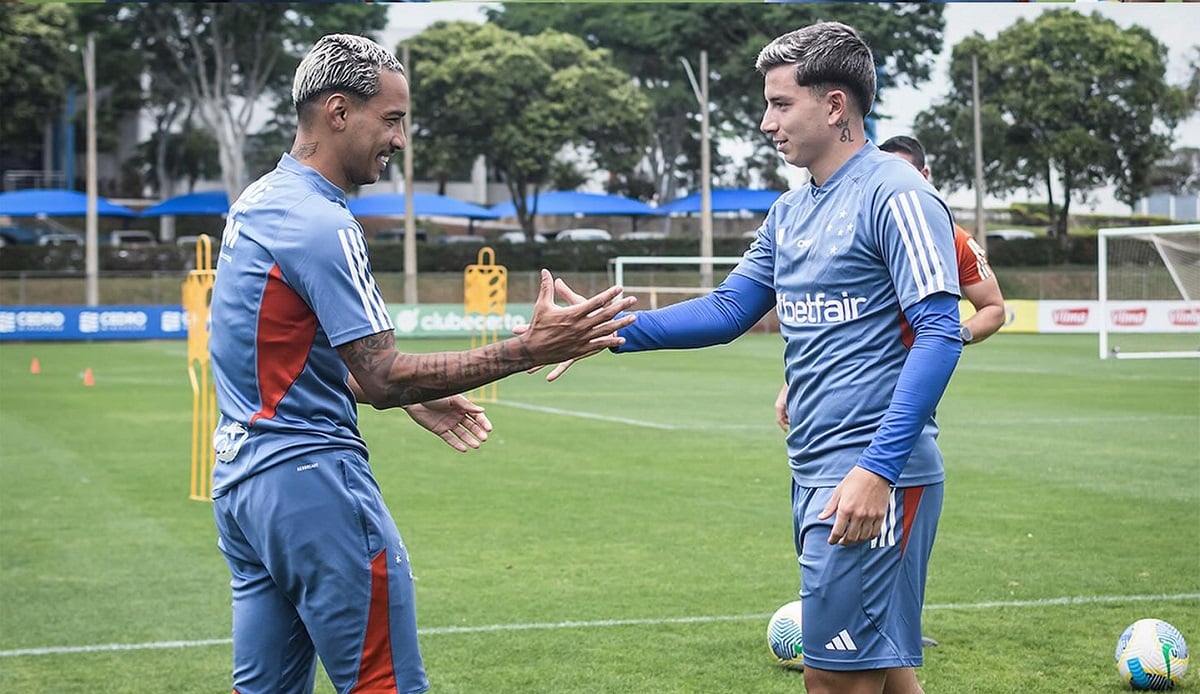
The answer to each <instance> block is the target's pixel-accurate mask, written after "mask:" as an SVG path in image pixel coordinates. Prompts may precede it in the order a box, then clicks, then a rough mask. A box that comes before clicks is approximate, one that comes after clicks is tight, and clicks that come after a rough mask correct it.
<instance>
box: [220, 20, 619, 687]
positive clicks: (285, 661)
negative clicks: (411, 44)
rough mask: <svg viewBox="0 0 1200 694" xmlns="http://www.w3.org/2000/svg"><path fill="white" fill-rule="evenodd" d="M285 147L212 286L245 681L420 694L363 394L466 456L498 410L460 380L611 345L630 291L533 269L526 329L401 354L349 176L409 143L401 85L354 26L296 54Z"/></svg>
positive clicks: (364, 173) (392, 67)
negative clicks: (573, 296)
mask: <svg viewBox="0 0 1200 694" xmlns="http://www.w3.org/2000/svg"><path fill="white" fill-rule="evenodd" d="M292 96H293V100H294V102H295V107H296V112H297V116H298V127H297V130H296V138H295V142H294V144H293V146H292V150H291V152H290V153H288V154H284V155H283V157H282V158H281V159H280V161H279V165H278V166H277V167H276V168H275V170H273V171H271V172H269V173H268V174H266V175H265V176H263V177H262V178H260V179H259V180H258V181H256V182H255V183H253V184H252V185H250V186H249V187H248V188H247V189H246V190H245V191H244V192H243V193H242V194H241V196H240V197H239V198H238V199H237V201H236V202H235V203H234V204H233V205H232V207H231V209H230V212H229V218H228V221H227V223H226V226H225V230H224V232H223V234H222V239H221V250H220V256H219V263H218V265H217V277H216V282H215V285H214V288H213V295H212V337H211V343H210V350H211V353H212V367H213V375H214V380H215V383H216V391H217V404H218V407H219V409H220V413H221V416H220V420H219V422H218V425H217V431H216V432H215V434H214V448H215V451H216V459H217V464H216V466H215V470H214V472H213V512H214V515H215V518H216V526H217V531H218V538H219V539H218V546H219V547H220V550H221V552H222V554H223V555H224V557H225V560H226V563H227V564H228V565H229V570H230V573H231V575H232V581H231V587H232V590H233V689H234V692H235V693H236V694H279V693H280V692H311V691H312V689H313V685H314V678H315V674H316V663H317V659H318V657H319V658H320V660H321V662H322V663H323V664H324V666H325V670H326V672H327V673H328V675H329V679H330V681H331V682H332V683H333V685H334V687H335V689H336V690H337V691H338V692H351V691H354V692H372V693H375V694H378V693H383V692H395V693H404V694H409V693H412V692H423V691H425V690H426V689H427V688H428V687H429V683H428V680H427V678H426V675H425V669H424V666H423V664H422V659H421V653H420V650H419V648H418V646H417V625H416V614H415V606H414V590H413V583H412V573H411V568H410V566H409V557H408V552H407V550H406V549H405V546H404V543H403V541H402V540H401V537H400V533H399V531H398V530H397V528H396V523H395V521H394V520H393V519H392V516H391V513H390V512H389V510H388V508H387V506H386V505H385V504H384V501H383V497H382V495H381V493H380V489H379V484H378V483H377V482H376V480H375V476H374V472H373V470H372V467H371V465H370V464H369V463H368V459H367V447H366V444H365V442H364V441H363V438H362V436H361V434H360V433H359V429H358V411H357V405H356V403H364V404H369V405H371V406H373V407H375V408H377V409H386V408H393V407H402V408H404V409H405V411H406V412H407V414H408V415H409V417H411V418H412V419H413V421H415V422H416V423H417V424H419V425H420V426H422V427H424V428H426V429H428V430H429V431H431V432H433V433H434V434H435V435H437V436H439V437H440V438H442V440H444V441H445V442H446V443H447V444H448V445H450V446H451V447H452V448H454V449H455V450H458V451H462V452H466V451H468V450H470V449H473V448H478V447H479V446H480V445H481V444H482V443H483V442H484V441H486V440H487V437H488V432H489V431H491V428H492V427H491V423H490V422H489V421H488V419H487V417H486V416H485V414H484V412H483V408H482V407H479V406H478V405H475V404H474V403H472V402H470V401H469V400H467V399H466V398H465V397H463V396H462V395H461V393H462V392H464V391H467V390H470V389H472V388H476V387H478V386H481V385H483V384H485V383H490V382H492V381H495V380H498V379H500V378H503V377H505V376H508V375H510V374H513V373H517V372H520V371H525V370H528V369H530V368H532V367H535V366H537V365H538V364H545V363H547V362H555V361H560V360H562V359H564V358H566V359H570V358H575V357H582V356H586V355H588V354H591V353H594V352H595V351H597V350H599V349H604V348H607V347H614V346H617V345H619V344H620V343H621V342H622V339H621V338H619V337H616V336H615V335H613V333H614V331H615V330H617V329H618V328H621V327H623V326H625V325H628V324H629V323H630V322H631V317H630V316H623V317H619V318H617V317H615V316H616V315H617V313H618V312H620V311H622V310H623V309H627V308H630V307H631V306H632V304H631V303H630V302H629V301H628V300H626V299H619V298H618V297H619V295H620V291H621V290H620V287H610V288H609V289H608V290H606V291H604V292H601V293H600V294H598V295H596V296H595V297H593V298H592V299H589V300H587V301H584V302H582V303H580V304H578V305H575V306H569V307H560V306H557V305H556V304H555V301H554V299H555V297H554V278H553V277H552V276H551V275H550V273H549V272H548V271H546V270H543V271H542V284H541V291H540V292H539V294H538V297H537V301H536V303H535V308H534V312H533V318H532V319H531V321H530V324H531V327H530V329H529V330H528V331H526V332H525V333H523V334H522V335H520V336H518V337H514V338H511V339H508V340H503V341H500V342H496V343H493V344H489V345H484V346H482V347H478V348H475V349H471V350H468V351H462V352H442V353H429V354H407V353H402V352H400V351H399V350H397V348H396V339H395V335H394V330H393V325H392V319H391V316H390V315H389V313H388V310H387V307H386V305H385V304H384V300H383V297H382V295H381V294H380V291H379V287H378V285H377V284H376V282H375V279H374V276H373V275H372V274H371V266H370V260H369V258H368V256H367V248H366V242H365V240H364V238H363V233H362V228H361V227H360V226H359V224H358V222H357V221H355V219H354V217H353V216H352V215H351V214H350V212H349V210H348V209H347V207H346V191H347V190H349V189H350V188H351V187H353V186H360V185H368V184H371V183H375V182H376V181H377V180H378V179H379V177H380V175H381V174H382V173H383V171H384V170H385V169H386V168H387V164H388V159H389V158H390V157H391V156H392V155H393V154H395V153H396V152H397V151H399V150H401V149H403V148H404V146H405V145H406V144H407V139H406V138H407V136H406V134H405V132H404V126H403V120H404V115H405V112H406V111H407V110H408V83H407V81H406V80H405V77H404V70H403V68H402V67H401V65H400V63H399V61H397V60H396V58H395V56H393V55H392V54H391V53H389V52H388V51H386V50H385V49H383V48H382V47H380V46H379V45H378V44H376V43H375V42H373V41H371V40H369V39H366V38H363V37H361V36H351V35H345V34H334V35H329V36H325V37H323V38H321V39H320V40H319V41H317V43H316V44H315V45H314V46H313V48H312V49H311V51H310V52H309V53H308V55H307V56H305V58H304V59H303V60H302V61H301V62H300V65H299V67H298V68H297V69H296V75H295V81H294V85H293V89H292Z"/></svg>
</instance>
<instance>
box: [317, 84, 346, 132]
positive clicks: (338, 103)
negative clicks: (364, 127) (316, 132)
mask: <svg viewBox="0 0 1200 694" xmlns="http://www.w3.org/2000/svg"><path fill="white" fill-rule="evenodd" d="M322 113H323V114H324V116H325V122H326V123H327V124H328V125H329V129H330V130H332V131H334V132H341V131H343V130H345V129H346V125H347V120H348V118H349V115H350V103H349V99H347V98H346V95H345V94H342V93H341V92H334V93H332V94H330V95H329V96H328V97H326V98H325V103H324V104H322Z"/></svg>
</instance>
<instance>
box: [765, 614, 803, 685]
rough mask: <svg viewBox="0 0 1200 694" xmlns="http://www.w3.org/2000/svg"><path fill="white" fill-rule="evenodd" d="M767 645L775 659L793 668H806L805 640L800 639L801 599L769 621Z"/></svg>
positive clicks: (786, 666) (774, 615) (772, 616)
mask: <svg viewBox="0 0 1200 694" xmlns="http://www.w3.org/2000/svg"><path fill="white" fill-rule="evenodd" d="M767 646H768V647H770V649H771V654H772V655H774V656H775V660H777V661H779V664H780V665H782V666H784V667H785V668H789V669H791V670H803V669H804V642H803V641H802V640H801V639H800V601H799V600H793V601H792V602H789V603H787V604H786V605H784V606H783V607H780V608H779V609H778V610H775V614H773V615H771V621H769V622H767Z"/></svg>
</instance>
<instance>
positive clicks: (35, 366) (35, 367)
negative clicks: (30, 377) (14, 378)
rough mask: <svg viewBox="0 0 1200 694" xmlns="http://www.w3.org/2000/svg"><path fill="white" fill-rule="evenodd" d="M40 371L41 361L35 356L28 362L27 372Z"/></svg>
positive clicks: (38, 372) (34, 372) (36, 372)
mask: <svg viewBox="0 0 1200 694" xmlns="http://www.w3.org/2000/svg"><path fill="white" fill-rule="evenodd" d="M41 372H42V363H41V362H40V361H38V358H37V357H34V358H33V361H31V362H29V373H31V374H40V373H41Z"/></svg>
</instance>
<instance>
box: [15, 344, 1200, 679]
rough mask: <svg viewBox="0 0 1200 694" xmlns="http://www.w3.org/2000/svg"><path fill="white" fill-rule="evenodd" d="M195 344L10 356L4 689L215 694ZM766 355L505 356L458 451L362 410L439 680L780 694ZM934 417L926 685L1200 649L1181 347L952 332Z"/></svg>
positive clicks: (773, 356) (1190, 392) (1196, 406)
mask: <svg viewBox="0 0 1200 694" xmlns="http://www.w3.org/2000/svg"><path fill="white" fill-rule="evenodd" d="M465 346H466V345H465V344H463V343H462V342H461V341H456V342H448V341H436V342H435V341H422V342H412V343H406V344H404V345H402V349H408V350H411V351H433V350H440V349H461V348H463V347H465ZM185 354H186V353H185V345H184V344H183V343H182V342H147V343H119V344H106V343H95V344H5V345H3V346H2V347H0V490H2V491H0V494H2V495H3V496H2V497H0V498H2V499H3V501H2V503H0V533H2V538H3V544H2V545H0V594H2V595H3V601H2V603H0V604H3V608H2V609H0V691H5V692H18V691H19V692H25V693H30V692H54V693H59V692H106V693H108V692H137V693H145V692H222V691H229V688H230V678H229V670H230V644H229V632H230V615H229V600H230V596H229V587H228V578H229V577H228V573H227V571H226V568H225V565H224V562H223V560H222V559H221V557H220V554H219V553H218V551H217V549H216V546H215V543H216V534H215V530H214V528H213V521H212V515H211V506H210V504H208V503H206V502H197V501H190V500H188V467H189V457H188V456H189V443H190V430H191V415H192V413H191V400H192V396H191V389H190V385H189V381H188V376H187V369H186V363H185ZM35 357H36V358H37V359H38V361H39V364H40V367H41V373H39V374H31V373H30V368H29V367H30V362H31V360H32V359H33V358H35ZM86 368H91V369H92V371H93V374H94V376H95V385H94V386H92V387H85V386H83V384H82V378H81V375H82V373H83V371H84V370H85V369H86ZM781 373H782V369H781V364H780V342H779V338H778V337H777V336H767V335H752V336H747V337H744V338H742V339H741V340H739V341H737V342H735V343H734V344H732V345H729V346H726V347H720V348H712V349H707V350H698V351H691V352H674V353H656V354H643V355H624V356H614V355H609V354H604V355H600V356H598V357H595V358H593V359H590V360H588V361H585V362H583V363H581V364H579V365H577V366H575V368H573V369H572V370H571V371H570V372H569V373H568V374H567V375H566V376H565V377H564V378H563V379H562V380H560V381H558V382H556V383H553V384H546V383H545V382H544V381H543V380H542V378H541V375H540V374H539V375H534V376H530V375H525V374H519V375H517V376H513V377H511V378H509V379H506V380H505V381H502V382H501V384H500V387H499V399H500V402H498V403H493V404H490V405H488V415H489V417H490V418H491V420H492V422H493V423H494V424H495V427H496V430H495V432H494V434H493V436H492V438H491V440H490V441H489V442H488V443H487V444H486V445H485V447H484V449H483V450H480V451H476V452H473V453H471V454H467V455H461V454H458V453H455V452H454V451H452V450H451V449H450V448H448V447H446V446H445V445H444V444H442V443H441V442H440V441H439V440H437V439H436V438H434V437H433V436H431V435H429V434H428V433H426V432H424V431H422V430H419V429H418V428H417V427H416V426H415V425H413V424H412V423H411V422H409V421H408V419H407V417H405V416H404V415H403V413H400V412H376V411H374V410H370V409H367V410H365V411H364V412H363V413H362V428H363V432H364V435H365V436H366V438H367V440H368V443H369V444H370V446H371V449H372V452H373V457H372V464H373V466H374V468H375V471H376V474H377V476H378V478H379V480H380V483H381V485H382V487H383V489H384V495H385V497H386V499H387V500H388V502H389V504H390V507H391V510H392V513H393V515H394V516H395V518H396V520H397V523H398V525H399V526H400V530H401V532H402V534H403V535H404V538H405V541H406V544H407V545H408V547H409V549H410V551H411V554H412V561H413V565H414V568H415V573H416V576H417V584H416V585H417V601H418V608H419V623H420V626H421V631H422V637H421V638H422V647H423V650H424V653H425V657H426V661H427V666H428V670H429V676H430V680H431V681H432V683H433V690H432V691H434V692H456V693H457V692H463V693H487V694H492V693H498V692H546V693H556V694H557V693H560V692H561V693H569V692H588V693H592V692H614V693H615V692H621V693H623V694H625V693H630V692H635V693H643V692H645V693H659V692H704V693H708V692H714V693H718V692H719V693H725V692H733V693H741V692H746V693H759V692H766V693H770V692H798V691H802V690H803V686H802V682H801V676H800V675H799V674H797V673H793V672H789V671H785V670H782V669H780V668H779V667H777V666H776V665H774V663H773V662H772V659H771V656H770V655H769V653H768V651H767V647H766V639H765V628H766V621H767V617H768V616H769V615H770V614H771V612H773V611H774V610H775V608H777V607H778V606H779V605H781V604H782V603H784V602H787V601H788V600H791V599H793V597H794V595H795V593H796V589H797V574H798V571H797V568H796V560H795V557H794V552H793V549H792V542H791V537H790V535H791V520H790V509H789V488H788V474H787V469H786V463H785V460H784V451H783V441H782V434H781V432H780V431H779V430H778V429H777V428H776V427H775V425H774V423H773V414H772V405H773V402H774V398H775V395H776V393H777V392H778V388H779V384H780V382H781V381H780V379H781V377H782V376H781ZM939 421H940V422H941V425H942V435H941V439H940V441H941V444H942V448H943V450H944V452H945V454H946V461H947V470H948V481H947V487H946V505H945V510H944V513H943V516H942V523H941V527H940V533H939V537H938V542H937V545H936V547H935V549H934V556H933V563H932V566H931V575H930V580H929V590H928V596H927V610H926V613H925V625H924V631H925V633H926V634H927V635H929V636H932V637H934V638H936V639H937V640H938V641H940V646H938V647H937V648H934V649H929V650H927V651H926V663H925V667H923V668H921V669H920V670H918V675H919V677H920V679H921V681H922V683H923V684H924V686H925V688H926V690H927V691H929V692H931V693H935V692H936V693H937V694H955V693H959V692H985V693H993V692H995V693H1002V692H1021V693H1022V694H1026V693H1029V692H1044V693H1046V694H1062V693H1063V692H1081V693H1091V692H1118V691H1122V690H1123V687H1122V685H1121V683H1120V682H1119V680H1118V678H1117V674H1116V669H1115V667H1114V666H1113V649H1114V647H1115V645H1116V640H1117V637H1118V635H1120V633H1121V631H1122V630H1123V629H1124V628H1125V627H1126V626H1127V625H1128V624H1130V623H1131V622H1133V621H1134V620H1136V619H1138V618H1141V617H1158V618H1160V619H1165V620H1167V621H1169V622H1171V623H1172V624H1174V625H1175V626H1176V627H1178V628H1179V629H1180V630H1181V631H1182V632H1183V634H1184V635H1185V637H1188V638H1189V639H1190V640H1191V646H1192V650H1193V651H1195V650H1196V649H1197V648H1200V364H1198V363H1197V362H1196V361H1180V360H1164V361H1140V360H1130V361H1125V360H1108V361H1100V360H1099V359H1097V357H1096V338H1095V336H1047V335H998V336H996V337H994V338H992V339H991V340H989V341H988V342H986V343H984V344H982V345H978V346H972V347H970V348H968V349H967V350H966V351H965V352H964V355H963V359H962V361H961V362H960V365H959V368H958V371H957V372H956V374H955V376H954V379H953V382H952V383H951V386H950V390H949V392H948V393H947V395H946V397H945V398H944V399H943V401H942V405H941V408H940V417H939ZM1192 667H1193V670H1198V669H1200V662H1197V661H1196V660H1195V659H1193V663H1192ZM317 690H318V691H319V692H330V691H332V688H331V687H330V686H329V684H328V682H327V681H326V680H325V679H324V676H323V675H320V676H319V680H318V687H317ZM1184 691H1200V673H1197V672H1195V671H1193V672H1191V673H1189V674H1188V675H1187V677H1186V679H1185V685H1184Z"/></svg>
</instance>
